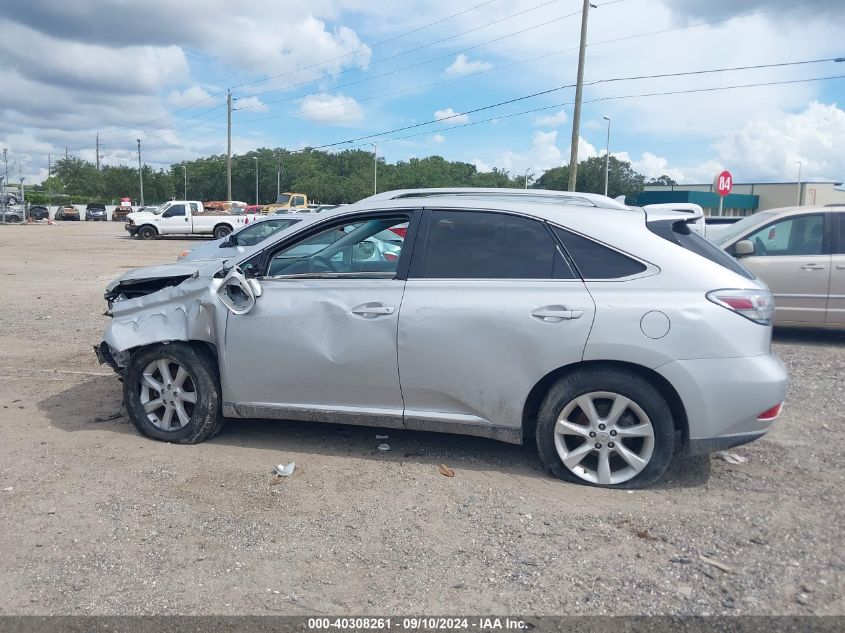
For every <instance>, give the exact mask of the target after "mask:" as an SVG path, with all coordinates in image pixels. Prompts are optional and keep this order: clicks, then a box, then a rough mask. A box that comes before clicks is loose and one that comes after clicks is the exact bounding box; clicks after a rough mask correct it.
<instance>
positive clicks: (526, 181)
mask: <svg viewBox="0 0 845 633" xmlns="http://www.w3.org/2000/svg"><path fill="white" fill-rule="evenodd" d="M529 174H530V175H532V176H533V175H534V174H533V173H531V169H526V170H525V188H526V189H528V176H529Z"/></svg>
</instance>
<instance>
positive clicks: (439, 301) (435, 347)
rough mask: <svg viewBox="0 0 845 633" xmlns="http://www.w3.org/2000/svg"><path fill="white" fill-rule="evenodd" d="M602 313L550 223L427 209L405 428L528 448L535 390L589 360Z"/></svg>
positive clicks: (404, 365) (411, 309) (409, 305)
mask: <svg viewBox="0 0 845 633" xmlns="http://www.w3.org/2000/svg"><path fill="white" fill-rule="evenodd" d="M593 315H594V304H593V301H592V299H591V297H590V295H589V293H588V292H587V289H586V288H585V286H584V283H583V282H582V281H581V279H580V278H578V277H577V276H576V275H575V273H574V272H573V270H572V268H571V267H570V265H569V264H568V262H567V260H566V258H565V257H564V255H563V252H562V250H561V249H560V247H559V246H558V245H557V244H556V242H555V240H554V238H553V236H552V234H551V231H550V229H549V228H548V227H547V225H546V224H544V223H543V222H540V221H538V220H536V219H533V218H529V217H525V216H519V215H513V214H509V213H502V212H490V211H464V210H461V211H451V210H431V211H427V212H426V213H425V215H424V220H423V224H422V225H421V227H420V231H419V237H418V239H417V241H416V243H415V246H414V252H413V257H412V262H411V269H410V272H409V276H408V282H407V284H406V287H405V296H404V298H403V300H402V307H401V310H400V314H399V338H398V341H399V350H398V352H399V376H400V381H401V386H402V397H403V400H404V403H405V424H406V426H408V427H411V428H431V429H434V430H436V429H437V428H438V425H439V424H441V423H443V422H446V423H459V424H463V425H466V426H467V430H468V432H472V431H471V430H470V428H471V427H473V426H475V427H479V428H477V429H476V431H475V433H476V434H481V435H485V434H488V432H489V431H490V430H491V427H498V429H499V431H502V432H503V433H504V434H506V435H510V436H512V438H511V439H519V433H520V432H521V430H520V429H521V423H522V409H523V406H524V404H525V400H526V397H527V396H528V393H529V392H530V390H531V388H532V387H533V386H534V385H535V384H536V383H537V382H538V381H539V380H540V379H541V378H542V377H543V376H544V375H546V374H547V373H548V372H550V371H552V370H553V369H556V368H557V367H560V366H561V365H565V364H567V363H572V362H576V361H578V360H580V359H581V357H582V354H583V351H584V345H585V343H586V340H587V335H588V334H589V331H590V325H591V323H592V321H593ZM498 436H499V437H501V433H499V434H498Z"/></svg>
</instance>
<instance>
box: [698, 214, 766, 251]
mask: <svg viewBox="0 0 845 633" xmlns="http://www.w3.org/2000/svg"><path fill="white" fill-rule="evenodd" d="M775 215H777V211H760V212H759V213H755V214H754V215H749V216H748V217H747V218H743V219H742V220H740V221H739V222H737V223H736V224H731V225H729V227H727V228H725V229H724V230H722V229H720V230H719V235H718V236H716V237H713V238H712V241H713V243H714V244H716V245H717V246H721V245H722V244H727V243H728V242H730V241H731V240H732V239H734V238H735V237H737V236H738V235H742V234H743V233H744V232H745V231H747V230H748V229H750V228H751V227H752V226H756V225H757V224H758V223H760V222H764V221H766V220H768V219H769V218H771V217H772V216H775Z"/></svg>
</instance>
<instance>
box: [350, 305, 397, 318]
mask: <svg viewBox="0 0 845 633" xmlns="http://www.w3.org/2000/svg"><path fill="white" fill-rule="evenodd" d="M395 311H396V308H394V307H393V306H384V305H381V304H380V303H364V304H362V305H359V306H355V307H354V308H352V310H350V312H351V313H352V314H357V315H358V316H362V317H367V318H373V317H377V316H386V315H390V314H393V313H394V312H395Z"/></svg>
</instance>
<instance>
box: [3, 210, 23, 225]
mask: <svg viewBox="0 0 845 633" xmlns="http://www.w3.org/2000/svg"><path fill="white" fill-rule="evenodd" d="M2 217H3V221H4V222H23V211H22V210H21V209H20V208H18V209H6V210H5V211H2Z"/></svg>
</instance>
